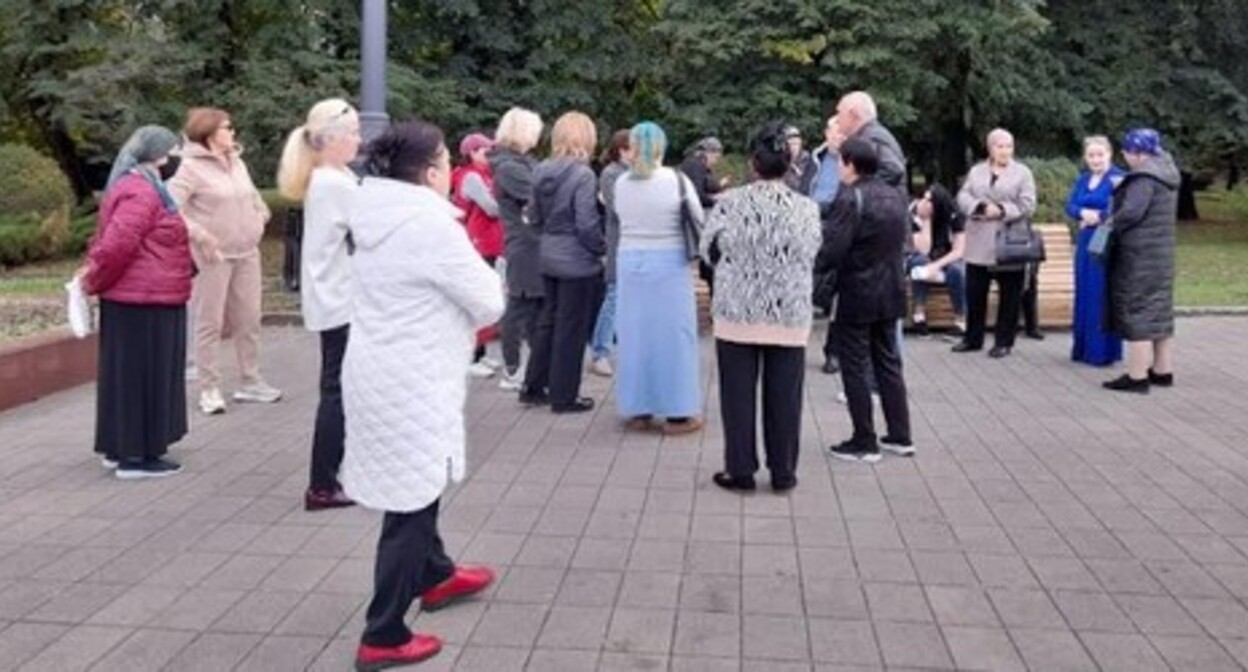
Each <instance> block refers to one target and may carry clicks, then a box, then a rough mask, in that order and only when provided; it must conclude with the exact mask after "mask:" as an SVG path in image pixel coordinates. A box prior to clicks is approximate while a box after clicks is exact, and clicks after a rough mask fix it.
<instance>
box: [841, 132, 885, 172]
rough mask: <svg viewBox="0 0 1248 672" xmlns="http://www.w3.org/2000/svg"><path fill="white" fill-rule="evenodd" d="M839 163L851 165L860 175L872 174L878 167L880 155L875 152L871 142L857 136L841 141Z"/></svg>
mask: <svg viewBox="0 0 1248 672" xmlns="http://www.w3.org/2000/svg"><path fill="white" fill-rule="evenodd" d="M840 152H841V163H844V164H845V165H847V166H853V167H854V170H855V171H857V173H858V174H859V175H860V176H862V177H867V176H868V175H874V174H876V172H877V171H879V169H880V157H879V156H878V155H877V154H876V153H875V148H874V147H872V146H871V143H869V142H867V141H866V140H862V139H859V138H851V139H849V140H846V141H845V142H843V143H841V149H840Z"/></svg>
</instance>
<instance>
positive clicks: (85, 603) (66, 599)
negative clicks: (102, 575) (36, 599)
mask: <svg viewBox="0 0 1248 672" xmlns="http://www.w3.org/2000/svg"><path fill="white" fill-rule="evenodd" d="M126 589H127V587H126V586H124V585H119V584H115V583H75V584H73V585H70V586H68V587H66V588H65V590H62V591H61V592H59V593H57V594H56V596H54V597H53V598H52V599H50V600H48V601H47V602H44V603H43V605H42V606H40V607H39V608H38V609H35V610H34V611H32V612H30V613H29V614H27V615H26V616H25V618H28V619H30V620H32V621H45V622H50V623H69V624H74V623H81V622H83V621H85V620H87V619H88V618H90V617H91V616H92V615H93V614H94V613H95V612H97V611H99V610H100V609H102V608H103V607H104V606H105V605H107V604H108V603H110V602H112V601H113V600H114V599H116V598H117V597H118V596H120V595H121V594H122V593H124V592H126Z"/></svg>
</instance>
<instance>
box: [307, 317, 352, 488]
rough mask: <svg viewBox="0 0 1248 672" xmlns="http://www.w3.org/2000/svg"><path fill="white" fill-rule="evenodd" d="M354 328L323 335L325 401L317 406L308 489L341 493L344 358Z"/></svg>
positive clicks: (343, 437)
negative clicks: (339, 470) (339, 482)
mask: <svg viewBox="0 0 1248 672" xmlns="http://www.w3.org/2000/svg"><path fill="white" fill-rule="evenodd" d="M350 331H351V326H350V325H347V324H344V325H342V326H341V327H338V328H336V329H329V330H326V331H322V332H321V399H320V401H319V402H318V403H317V405H316V430H315V431H313V433H312V466H311V469H310V473H309V475H308V489H309V490H319V491H334V490H338V488H339V486H338V467H339V466H341V465H342V453H343V447H344V443H345V442H346V437H347V431H346V421H345V419H344V418H343V415H342V358H343V357H344V356H345V355H346V354H347V336H348V334H349V333H350Z"/></svg>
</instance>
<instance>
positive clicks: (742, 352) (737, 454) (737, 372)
mask: <svg viewBox="0 0 1248 672" xmlns="http://www.w3.org/2000/svg"><path fill="white" fill-rule="evenodd" d="M715 350H716V355H717V359H718V361H719V405H720V416H721V418H722V420H723V424H724V470H725V471H726V472H728V475H729V476H753V475H754V472H756V471H758V446H757V438H756V435H757V421H756V418H757V417H758V401H757V400H758V388H759V378H760V377H761V378H762V388H763V452H764V453H765V454H766V456H767V471H769V472H771V480H772V483H773V484H776V485H780V486H789V485H791V484H792V483H794V482H795V478H796V474H797V453H798V446H799V444H800V443H801V436H802V435H801V427H802V386H803V380H804V376H805V375H806V348H802V347H786V346H779V345H753V344H748V343H733V342H731V341H724V340H716V341H715Z"/></svg>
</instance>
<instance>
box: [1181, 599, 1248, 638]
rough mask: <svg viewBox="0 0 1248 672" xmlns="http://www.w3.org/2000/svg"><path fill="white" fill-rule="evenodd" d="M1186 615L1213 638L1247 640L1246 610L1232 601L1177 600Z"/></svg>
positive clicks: (1247, 613)
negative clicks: (1194, 619)
mask: <svg viewBox="0 0 1248 672" xmlns="http://www.w3.org/2000/svg"><path fill="white" fill-rule="evenodd" d="M1179 602H1180V603H1181V604H1182V605H1183V607H1184V608H1185V609H1187V613H1189V614H1191V615H1192V616H1193V617H1195V618H1196V621H1197V622H1199V623H1200V624H1201V625H1202V626H1204V628H1205V631H1206V632H1208V633H1209V634H1211V635H1213V636H1214V637H1219V638H1222V637H1226V638H1234V639H1244V638H1248V609H1244V607H1243V605H1241V604H1240V603H1239V602H1236V601H1234V600H1229V599H1226V600H1219V599H1203V598H1179Z"/></svg>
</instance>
